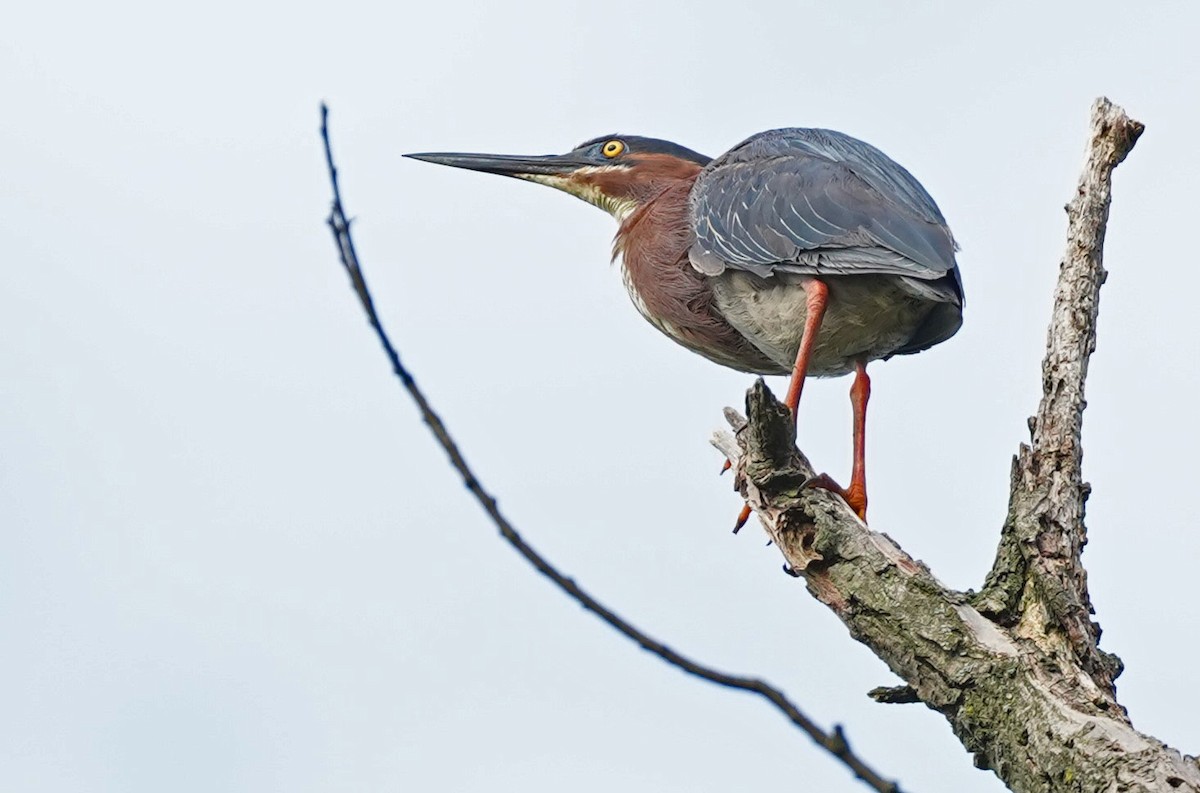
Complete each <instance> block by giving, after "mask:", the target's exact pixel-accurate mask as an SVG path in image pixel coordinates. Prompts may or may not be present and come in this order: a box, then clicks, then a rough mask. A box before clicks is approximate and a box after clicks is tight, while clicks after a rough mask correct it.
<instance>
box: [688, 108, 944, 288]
mask: <svg viewBox="0 0 1200 793" xmlns="http://www.w3.org/2000/svg"><path fill="white" fill-rule="evenodd" d="M691 203H692V211H693V218H694V219H695V231H696V244H695V246H694V247H693V250H692V259H693V261H695V262H697V267H698V268H700V269H701V271H702V272H706V273H708V274H714V272H719V271H720V270H721V269H723V267H731V268H734V269H739V270H748V271H750V272H754V273H757V274H758V275H761V276H764V277H766V276H769V275H770V274H771V273H773V272H776V271H785V272H798V273H812V274H820V273H842V274H867V273H884V274H895V275H902V276H905V277H907V278H909V279H915V280H921V281H933V280H939V279H945V281H946V284H947V288H948V289H938V290H937V291H938V292H939V293H946V292H947V291H949V292H951V293H957V295H958V299H961V290H960V288H958V287H957V284H958V278H957V272H954V271H955V270H956V266H957V265H956V262H955V259H954V251H955V249H956V246H955V243H954V237H953V236H952V235H951V233H950V229H949V228H948V227H947V225H946V220H945V218H943V217H942V213H941V211H940V210H939V209H938V207H937V204H935V203H934V201H933V199H932V198H931V197H930V196H929V194H928V193H927V192H926V191H925V189H924V188H923V187H921V185H920V183H919V182H917V180H916V179H914V178H913V176H912V174H910V173H909V172H908V171H906V170H905V169H904V168H902V167H901V166H900V165H898V164H897V163H895V162H894V161H892V160H891V159H889V158H888V157H887V155H885V154H883V152H881V151H879V150H878V149H876V148H874V147H873V146H870V145H868V144H866V143H863V142H862V141H860V140H857V139H855V138H851V137H850V136H848V135H843V134H841V133H839V132H833V131H832V130H820V129H781V130H774V131H772V132H764V133H761V134H759V135H755V136H754V137H752V138H749V139H748V140H746V141H744V142H743V143H741V144H739V145H738V146H736V147H735V148H733V149H732V150H730V151H729V152H727V153H726V154H724V155H722V156H721V157H718V158H717V159H716V160H714V161H713V162H712V163H711V164H710V165H709V166H708V167H707V168H705V170H704V171H703V172H702V173H701V174H700V177H699V178H698V179H697V180H696V185H695V187H693V189H692V193H691ZM701 263H702V264H701ZM952 272H954V276H953V277H952V278H948V279H946V278H945V277H946V276H947V275H948V274H950V273H952ZM939 286H940V285H939ZM945 296H946V297H947V298H949V299H952V300H953V299H954V295H951V294H946V295H945Z"/></svg>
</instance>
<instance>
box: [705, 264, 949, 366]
mask: <svg viewBox="0 0 1200 793" xmlns="http://www.w3.org/2000/svg"><path fill="white" fill-rule="evenodd" d="M810 279H811V276H805V275H793V274H786V273H776V274H775V275H773V276H772V277H771V278H767V279H763V278H759V277H757V276H755V275H752V274H750V273H745V272H739V271H736V270H726V271H725V272H724V273H722V274H720V275H718V276H716V277H714V278H713V279H712V289H713V294H714V297H715V305H716V307H717V309H718V310H719V311H720V312H721V314H722V315H723V316H724V317H725V320H726V321H727V322H728V323H729V324H730V325H732V326H733V327H734V328H736V329H737V330H738V332H740V333H741V334H742V335H743V336H745V337H746V338H747V339H748V340H749V341H750V342H751V343H752V344H753V345H754V346H755V347H757V348H758V349H759V350H761V351H762V352H763V354H764V355H765V356H766V357H767V358H769V359H770V360H771V361H773V362H775V363H776V364H778V365H779V366H780V367H781V368H783V369H784V370H785V371H790V370H791V367H792V364H793V363H794V361H795V360H796V353H797V351H798V350H799V349H800V338H801V336H802V335H803V332H804V320H805V317H806V315H807V310H806V308H805V291H804V282H805V281H806V280H810ZM822 280H823V281H824V282H825V283H826V284H828V285H829V304H828V306H827V308H826V310H825V317H824V319H823V321H822V323H821V328H820V330H819V331H818V333H817V342H816V347H815V348H814V350H813V357H812V361H811V362H810V364H809V369H808V374H809V376H812V377H833V376H837V375H843V374H846V373H848V372H851V371H853V370H854V364H855V362H856V361H858V360H864V361H874V360H878V359H880V358H886V357H888V356H890V355H892V354H893V353H895V352H896V351H897V350H899V349H901V348H903V347H904V346H905V345H907V344H908V343H909V341H910V340H911V339H912V338H913V334H914V333H915V332H916V331H917V329H918V328H919V327H920V326H921V324H922V323H923V322H924V321H925V319H926V317H928V316H929V313H930V311H931V310H933V307H934V306H935V305H936V303H934V302H932V301H929V300H927V299H923V298H922V297H920V296H918V295H915V294H914V293H913V291H912V290H911V289H906V288H905V287H904V285H903V283H902V282H900V281H899V279H897V278H895V277H893V276H886V275H853V276H850V275H839V276H835V277H830V278H824V279H822Z"/></svg>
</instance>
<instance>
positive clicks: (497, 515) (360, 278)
mask: <svg viewBox="0 0 1200 793" xmlns="http://www.w3.org/2000/svg"><path fill="white" fill-rule="evenodd" d="M321 140H322V142H323V143H324V147H325V163H326V166H327V167H328V170H329V180H330V183H331V185H332V188H333V204H332V208H331V210H330V214H329V218H328V220H327V223H328V225H329V228H330V231H331V232H332V233H333V239H334V243H335V244H336V245H337V249H338V255H339V257H340V259H341V263H342V267H343V268H344V269H345V271H346V274H347V275H349V276H350V282H351V285H352V286H353V288H354V292H355V294H356V295H357V296H358V300H359V303H361V304H362V308H363V311H364V312H365V313H366V315H367V321H368V322H369V323H370V325H371V329H372V330H374V331H375V336H376V338H377V339H378V340H379V343H380V345H381V346H382V347H383V351H384V354H385V355H387V358H388V361H389V362H390V363H391V366H392V371H393V372H394V373H395V375H396V377H397V378H399V380H400V383H401V385H403V386H404V389H405V391H407V392H408V395H409V396H410V397H411V398H412V400H413V401H414V402H415V403H416V405H417V409H418V410H419V411H420V413H421V418H422V420H423V421H424V422H425V424H426V425H427V426H428V427H429V430H430V432H432V433H433V436H434V438H435V439H436V440H437V442H438V444H439V445H440V446H441V447H442V449H443V450H444V451H445V452H446V456H447V457H449V458H450V464H451V465H452V466H453V467H454V470H455V471H457V472H458V474H459V476H461V477H462V480H463V484H465V485H466V487H467V490H469V491H470V493H471V495H472V496H474V497H475V500H476V501H478V502H479V504H480V506H482V507H483V510H484V512H486V513H487V515H488V517H489V518H490V519H491V521H492V523H493V524H494V525H495V526H496V528H497V529H498V530H499V531H500V535H501V536H502V537H503V538H504V539H505V540H506V541H507V542H508V543H509V544H510V545H512V546H513V548H515V549H516V551H517V552H518V553H519V554H521V556H523V557H524V558H525V559H526V561H528V562H529V563H530V564H531V565H533V567H534V568H535V569H536V570H537V571H538V572H539V573H541V574H542V575H544V576H545V577H546V578H549V579H550V580H551V581H553V582H554V584H555V585H556V586H558V588H559V589H561V590H562V591H563V592H565V593H566V594H567V596H568V597H570V598H572V599H573V600H575V601H576V602H577V603H579V605H581V606H583V607H584V608H585V609H587V610H588V611H590V612H592V613H593V614H595V615H596V616H598V617H599V618H600V619H601V620H603V621H604V622H605V623H606V624H607V625H609V626H610V627H612V628H613V629H614V630H616V631H617V632H619V633H621V634H622V635H624V636H626V637H627V638H629V639H632V640H633V641H634V642H636V643H637V644H638V646H639V647H641V648H642V649H643V650H646V651H648V652H650V653H652V654H654V655H656V656H658V657H659V658H660V659H662V660H663V661H665V662H666V663H668V664H671V665H672V666H674V667H677V668H679V669H682V670H683V671H684V672H687V673H688V674H690V675H694V676H696V677H698V678H700V679H702V680H707V681H708V682H710V683H714V684H716V685H719V686H724V687H726V688H734V689H739V690H742V691H748V692H750V693H753V694H757V695H758V696H760V697H762V698H763V699H765V700H767V701H768V702H770V703H771V704H772V705H773V706H774V707H775V708H777V709H778V710H779V711H780V712H782V713H783V715H784V716H785V717H786V718H787V719H788V721H790V722H791V723H792V724H793V725H795V726H796V727H798V728H799V729H800V730H802V731H803V732H804V733H805V734H806V735H808V736H809V737H810V738H811V739H812V740H813V742H814V743H816V744H817V745H818V746H820V747H821V748H822V749H824V750H825V751H827V752H828V753H829V754H831V755H833V756H834V757H836V758H837V759H838V760H839V761H840V762H841V763H842V764H844V765H845V766H846V767H847V768H849V769H850V771H851V772H853V773H854V776H855V777H857V778H858V779H860V780H862V782H863V783H864V784H866V785H867V786H868V787H869V788H871V789H872V790H876V791H880V793H901V790H900V787H899V785H897V784H896V783H895V782H892V781H890V780H887V779H885V778H884V777H883V776H882V775H880V774H879V772H877V771H875V770H874V769H872V768H871V767H870V766H869V765H867V763H866V762H865V761H864V760H863V759H862V758H861V757H860V756H859V755H857V754H856V753H855V752H854V751H853V750H852V749H851V748H850V745H849V743H848V742H847V740H846V736H845V734H844V733H843V731H842V728H841V727H840V726H837V725H835V726H834V728H833V730H832V731H830V732H826V731H824V730H822V729H821V728H820V727H818V726H817V724H816V723H815V722H814V721H813V720H812V719H810V718H809V717H808V716H806V715H805V714H804V713H803V712H802V711H801V710H800V709H799V707H797V706H796V704H795V703H793V702H792V701H791V700H790V699H788V698H787V696H785V695H784V694H783V692H782V691H780V690H779V689H777V688H775V687H774V686H772V685H770V684H768V683H767V682H765V681H763V680H759V679H757V678H751V677H743V676H738V675H730V674H726V673H724V672H720V671H718V670H716V669H713V668H712V667H710V666H707V665H705V664H702V663H699V662H697V661H695V660H693V659H691V658H689V657H687V656H685V655H682V654H681V653H678V652H676V651H674V650H672V649H671V648H670V647H668V646H666V645H665V644H663V643H662V642H660V641H658V640H657V639H654V638H653V637H651V636H649V635H648V634H646V633H644V632H642V631H640V630H638V629H637V628H636V627H634V626H633V625H632V624H631V623H630V622H628V621H627V620H625V619H624V618H623V617H621V616H619V615H618V614H616V613H615V612H613V611H612V610H611V609H609V608H608V607H606V606H605V605H604V604H603V603H601V602H600V601H598V600H596V598H594V597H592V596H591V595H589V594H588V593H587V592H585V591H584V590H583V589H582V588H581V587H579V585H577V584H576V583H575V581H574V580H573V579H571V578H569V577H567V576H566V575H564V574H563V573H561V572H559V571H558V569H556V568H555V567H554V566H553V565H551V564H550V563H549V562H548V561H546V559H545V558H544V557H542V556H541V555H540V554H539V553H538V552H537V551H536V550H534V549H533V547H532V546H530V545H529V543H527V542H525V540H524V539H523V538H522V537H521V535H520V534H518V533H517V530H516V529H515V528H514V527H513V525H512V524H511V523H509V521H508V519H507V518H505V517H504V515H503V514H502V513H501V512H500V508H499V506H498V505H497V503H496V499H495V498H494V497H493V496H492V495H491V494H489V493H488V491H487V490H485V489H484V487H483V485H482V484H481V483H480V481H479V479H478V477H476V476H475V473H474V472H473V471H472V470H471V467H470V466H469V465H468V464H467V461H466V458H465V457H464V456H463V454H462V451H461V450H460V449H459V447H458V444H457V443H456V442H455V441H454V438H453V437H451V435H450V432H449V430H447V429H446V425H445V424H444V423H443V422H442V419H441V417H440V416H439V415H438V414H437V412H436V411H434V409H433V406H432V405H430V404H429V400H428V399H426V397H425V394H424V393H423V392H422V391H421V389H420V388H419V387H418V386H417V382H416V379H415V378H414V377H413V376H412V374H411V373H410V372H409V371H408V369H407V368H406V367H405V366H404V364H403V362H402V361H401V360H400V355H399V353H398V352H397V351H396V348H395V346H394V345H393V344H392V341H391V339H390V338H389V336H388V334H387V331H386V330H384V328H383V323H382V322H381V321H380V319H379V315H378V313H377V312H376V310H375V301H374V299H373V298H372V296H371V292H370V290H369V289H368V288H367V281H366V278H365V276H364V275H363V271H362V267H361V265H360V263H359V260H358V254H357V252H356V251H355V248H354V239H353V238H352V237H351V234H350V219H349V218H348V217H347V215H346V212H345V209H344V207H343V204H342V194H341V187H340V186H339V183H338V173H337V167H336V166H335V165H334V161H333V148H332V146H331V145H330V142H329V109H328V107H326V106H325V105H324V104H322V105H321Z"/></svg>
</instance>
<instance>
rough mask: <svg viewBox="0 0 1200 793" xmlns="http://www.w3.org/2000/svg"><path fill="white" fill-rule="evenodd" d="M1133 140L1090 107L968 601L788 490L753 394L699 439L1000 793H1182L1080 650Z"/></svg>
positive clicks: (823, 497) (812, 584) (1175, 762)
mask: <svg viewBox="0 0 1200 793" xmlns="http://www.w3.org/2000/svg"><path fill="white" fill-rule="evenodd" d="M1141 132H1142V125H1141V124H1139V123H1138V122H1136V121H1132V120H1131V119H1129V118H1128V117H1127V116H1126V115H1125V113H1124V112H1123V111H1122V110H1121V109H1120V108H1118V107H1116V106H1114V105H1112V104H1111V103H1110V102H1108V100H1106V99H1101V100H1098V101H1097V102H1096V104H1095V106H1094V107H1093V111H1092V126H1091V137H1090V140H1089V144H1088V153H1087V161H1086V164H1085V166H1084V170H1083V175H1082V176H1081V178H1080V181H1079V189H1078V193H1077V195H1076V196H1075V198H1074V199H1073V200H1072V201H1071V203H1070V204H1069V205H1068V207H1067V212H1068V217H1069V231H1068V244H1067V252H1066V255H1065V256H1064V258H1063V261H1062V265H1061V268H1060V272H1059V280H1058V286H1057V288H1056V291H1055V300H1054V311H1053V316H1052V320H1051V323H1050V331H1049V336H1048V342H1047V348H1048V349H1047V353H1046V358H1045V362H1044V364H1043V375H1044V376H1043V391H1044V394H1043V398H1042V402H1041V406H1040V407H1039V409H1038V414H1037V416H1036V417H1035V418H1034V419H1032V420H1031V430H1032V437H1033V440H1032V446H1031V447H1025V446H1022V447H1021V451H1020V454H1019V455H1018V456H1017V458H1016V460H1015V461H1014V464H1013V476H1012V495H1011V500H1010V508H1009V515H1008V519H1007V520H1006V522H1005V525H1004V530H1003V533H1002V537H1001V542H1000V549H999V552H998V554H997V558H996V564H995V567H994V568H993V570H992V572H991V574H990V575H989V576H988V580H987V582H986V584H985V586H984V589H983V591H982V592H981V593H980V594H978V595H971V594H970V593H964V592H957V591H954V590H951V589H948V588H947V587H945V586H943V585H942V584H941V582H939V581H938V580H937V579H936V578H935V577H934V576H933V574H932V573H931V572H930V571H929V569H928V568H927V567H926V566H925V565H924V564H922V563H920V562H918V561H915V560H913V559H912V558H911V557H910V556H908V554H906V553H905V552H904V551H903V550H902V549H901V548H900V547H899V546H898V545H897V544H896V543H895V542H894V541H892V540H891V539H890V538H889V537H888V536H887V535H884V534H879V533H876V532H873V531H871V530H870V529H868V528H867V527H866V526H865V525H864V524H863V523H862V522H861V521H859V520H858V518H857V517H856V516H855V515H854V514H853V513H852V512H851V511H850V510H849V509H848V508H847V507H846V505H845V504H844V503H843V502H842V501H841V499H839V498H837V497H836V496H833V495H830V494H829V493H827V492H825V491H821V490H813V489H804V488H803V487H801V485H802V483H803V482H804V481H805V480H806V479H807V478H808V477H810V476H812V474H813V470H812V468H811V467H810V466H809V464H808V461H807V459H805V457H804V456H803V455H802V454H801V453H800V452H799V451H798V450H797V449H796V448H795V431H794V429H793V427H792V423H791V421H790V420H789V416H788V411H787V409H786V408H785V407H783V406H782V405H780V404H779V403H778V402H777V401H776V400H775V399H774V397H773V396H772V395H771V393H770V391H769V390H768V389H767V388H766V386H765V385H763V384H762V383H761V382H759V383H758V384H756V385H755V387H754V388H752V389H751V391H750V393H749V395H748V396H747V415H748V419H742V418H741V417H739V416H736V415H734V416H732V417H731V424H732V425H733V429H734V430H735V432H736V438H735V437H734V436H731V435H729V434H728V433H724V434H720V435H719V436H718V437H717V438H716V439H715V441H714V442H715V443H716V445H717V446H718V448H720V449H721V451H723V452H725V453H726V454H727V455H733V456H731V457H730V459H735V457H736V458H737V460H736V470H737V472H738V474H737V475H738V477H739V482H740V483H741V486H742V488H743V492H744V493H745V495H746V496H747V498H748V500H749V501H750V503H751V505H752V506H753V507H754V509H755V510H756V511H757V512H758V514H759V516H760V517H761V519H762V522H763V525H764V526H765V528H766V530H767V532H768V533H769V535H770V536H771V539H772V540H774V542H775V544H776V545H777V546H778V547H779V549H780V551H781V552H782V553H783V556H784V559H785V560H786V562H787V565H788V567H789V568H790V569H791V570H793V571H795V572H796V573H798V574H799V575H800V576H801V577H802V578H803V579H804V581H805V582H806V584H807V587H808V590H809V592H810V593H811V594H812V595H813V596H814V597H816V598H817V599H818V600H820V601H821V602H822V603H824V604H826V605H827V606H829V607H830V608H831V609H832V610H833V611H834V613H835V614H837V615H838V617H839V618H841V620H842V622H843V623H844V624H845V625H846V627H847V628H848V629H849V630H850V634H851V636H853V637H854V638H855V639H857V640H858V641H860V642H862V643H863V644H865V645H867V646H868V647H869V648H871V650H872V651H873V652H874V653H875V654H876V655H878V656H879V657H880V658H881V659H883V660H884V661H885V662H886V663H887V664H888V666H889V667H891V669H892V670H893V671H894V672H895V673H896V674H898V675H899V676H900V677H902V678H903V679H904V680H905V682H906V683H907V684H908V686H909V687H910V688H911V691H912V694H913V695H915V696H916V697H917V698H919V699H920V701H922V702H924V703H925V704H926V705H928V706H929V707H930V708H932V709H934V710H937V711H938V712H940V713H942V714H943V715H944V716H945V717H946V719H947V720H948V721H949V722H950V725H951V727H952V729H953V730H954V732H955V734H956V735H957V736H958V738H959V739H960V740H961V741H962V743H963V745H964V746H966V747H967V749H968V750H970V751H972V752H974V753H975V758H976V764H977V765H979V766H980V767H981V768H991V769H992V770H993V771H995V773H996V774H997V776H999V777H1000V779H1001V780H1003V781H1004V783H1005V784H1006V785H1008V786H1009V788H1011V789H1012V790H1014V791H1017V792H1018V793H1034V792H1035V791H1036V792H1037V793H1051V792H1052V791H1053V792H1057V791H1064V790H1069V791H1117V790H1120V791H1183V792H1187V791H1190V792H1191V793H1200V765H1198V764H1197V761H1196V759H1195V758H1192V757H1186V756H1184V755H1183V754H1181V753H1180V752H1178V751H1176V750H1175V749H1172V748H1170V747H1168V746H1166V745H1165V744H1163V743H1162V742H1161V741H1158V740H1157V739H1155V738H1152V737H1150V736H1147V735H1144V734H1141V733H1139V732H1137V731H1136V730H1134V729H1133V727H1132V726H1131V724H1130V722H1129V719H1128V717H1127V716H1126V713H1125V711H1124V709H1123V708H1121V706H1120V705H1119V704H1118V703H1117V700H1116V693H1115V689H1114V686H1113V680H1114V679H1115V677H1116V675H1117V674H1118V672H1119V671H1120V662H1119V661H1118V660H1117V659H1116V658H1115V656H1111V655H1108V654H1107V653H1105V652H1103V651H1102V650H1100V649H1099V647H1098V646H1097V642H1098V641H1099V638H1100V630H1099V627H1098V626H1097V625H1095V624H1094V623H1093V622H1092V621H1091V617H1090V615H1091V613H1092V610H1091V603H1090V600H1089V598H1088V593H1087V579H1086V574H1085V571H1084V568H1083V565H1082V563H1081V561H1080V554H1081V552H1082V550H1083V545H1084V541H1085V536H1086V535H1085V530H1084V524H1083V514H1084V501H1085V500H1086V497H1087V494H1088V490H1089V488H1088V486H1087V485H1086V484H1084V483H1083V480H1082V476H1081V462H1082V444H1081V442H1080V437H1081V429H1082V414H1083V408H1084V405H1085V403H1084V399H1083V385H1084V380H1085V378H1086V375H1087V364H1088V357H1089V355H1090V354H1091V352H1092V351H1093V350H1094V349H1095V345H1096V316H1097V299H1098V296H1099V289H1100V285H1101V283H1103V280H1104V269H1103V267H1102V264H1101V254H1102V251H1103V244H1104V231H1105V225H1106V222H1107V219H1108V207H1109V201H1110V195H1111V177H1112V171H1113V169H1114V168H1115V167H1116V166H1117V164H1118V163H1120V162H1121V161H1122V160H1123V159H1124V158H1125V156H1126V155H1127V154H1128V153H1129V151H1130V150H1131V149H1132V147H1133V145H1134V143H1135V142H1136V141H1137V138H1138V136H1139V135H1140V134H1141ZM897 690H899V689H897ZM904 694H905V696H906V697H907V696H908V691H905V692H904Z"/></svg>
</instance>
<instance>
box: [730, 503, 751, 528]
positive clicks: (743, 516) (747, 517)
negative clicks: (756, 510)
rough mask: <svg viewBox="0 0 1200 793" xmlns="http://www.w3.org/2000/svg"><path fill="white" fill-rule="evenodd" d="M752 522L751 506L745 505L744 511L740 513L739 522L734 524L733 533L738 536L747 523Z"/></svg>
mask: <svg viewBox="0 0 1200 793" xmlns="http://www.w3.org/2000/svg"><path fill="white" fill-rule="evenodd" d="M748 520H750V505H749V504H743V505H742V511H741V512H739V513H738V516H737V522H735V523H734V524H733V533H734V534H737V533H738V532H739V531H741V530H742V527H743V526H745V525H746V521H748Z"/></svg>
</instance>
